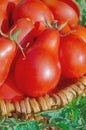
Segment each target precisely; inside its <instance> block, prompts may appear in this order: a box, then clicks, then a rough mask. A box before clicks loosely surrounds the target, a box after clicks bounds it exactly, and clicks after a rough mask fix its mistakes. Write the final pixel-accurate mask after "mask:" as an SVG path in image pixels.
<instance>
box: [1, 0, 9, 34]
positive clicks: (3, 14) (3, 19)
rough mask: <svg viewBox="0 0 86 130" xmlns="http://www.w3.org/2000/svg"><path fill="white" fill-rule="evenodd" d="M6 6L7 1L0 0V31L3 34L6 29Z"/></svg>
mask: <svg viewBox="0 0 86 130" xmlns="http://www.w3.org/2000/svg"><path fill="white" fill-rule="evenodd" d="M7 6H8V1H7V0H0V10H1V11H0V29H2V31H3V32H5V31H6V30H7V29H8V18H7V12H6V11H7Z"/></svg>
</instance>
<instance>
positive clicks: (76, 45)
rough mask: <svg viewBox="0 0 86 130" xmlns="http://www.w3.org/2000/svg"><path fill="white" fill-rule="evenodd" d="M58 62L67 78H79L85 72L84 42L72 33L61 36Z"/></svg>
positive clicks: (85, 50)
mask: <svg viewBox="0 0 86 130" xmlns="http://www.w3.org/2000/svg"><path fill="white" fill-rule="evenodd" d="M60 63H61V66H62V74H63V75H64V76H65V77H67V78H75V79H76V78H79V77H81V76H83V75H84V74H85V73H86V44H85V43H84V41H83V40H81V39H80V38H79V37H77V36H76V35H73V34H69V35H67V36H65V37H63V38H61V44H60Z"/></svg>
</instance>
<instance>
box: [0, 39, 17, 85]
mask: <svg viewBox="0 0 86 130" xmlns="http://www.w3.org/2000/svg"><path fill="white" fill-rule="evenodd" d="M15 55H16V43H15V42H14V41H13V40H10V39H8V38H3V37H2V38H0V86H1V85H2V84H3V82H4V81H5V80H6V78H7V76H8V73H9V70H10V66H11V64H12V61H13V59H14V57H15Z"/></svg>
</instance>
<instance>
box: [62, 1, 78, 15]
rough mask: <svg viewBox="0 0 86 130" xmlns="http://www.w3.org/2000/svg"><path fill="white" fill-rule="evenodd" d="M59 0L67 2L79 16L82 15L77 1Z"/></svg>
mask: <svg viewBox="0 0 86 130" xmlns="http://www.w3.org/2000/svg"><path fill="white" fill-rule="evenodd" d="M59 1H62V2H65V3H66V4H68V5H69V6H71V7H72V8H73V9H74V10H75V12H76V13H77V15H78V17H80V8H79V6H78V4H77V3H76V2H75V1H73V0H59Z"/></svg>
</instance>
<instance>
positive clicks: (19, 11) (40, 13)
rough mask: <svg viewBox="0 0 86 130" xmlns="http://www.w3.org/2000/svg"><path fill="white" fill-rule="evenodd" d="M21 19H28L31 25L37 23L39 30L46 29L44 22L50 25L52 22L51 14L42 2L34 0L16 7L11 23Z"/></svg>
mask: <svg viewBox="0 0 86 130" xmlns="http://www.w3.org/2000/svg"><path fill="white" fill-rule="evenodd" d="M22 17H25V18H30V19H31V20H32V22H33V24H34V23H37V24H38V26H39V30H44V29H45V28H46V22H45V21H46V20H47V21H48V22H49V23H52V21H53V20H54V17H53V14H52V12H51V11H50V10H49V9H48V7H47V6H46V5H45V4H44V3H43V2H41V1H36V0H35V1H31V0H26V1H25V2H21V3H20V4H19V5H17V6H16V8H15V9H14V11H13V21H14V22H15V21H17V20H18V19H20V18H22ZM45 19H46V20H45Z"/></svg>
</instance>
